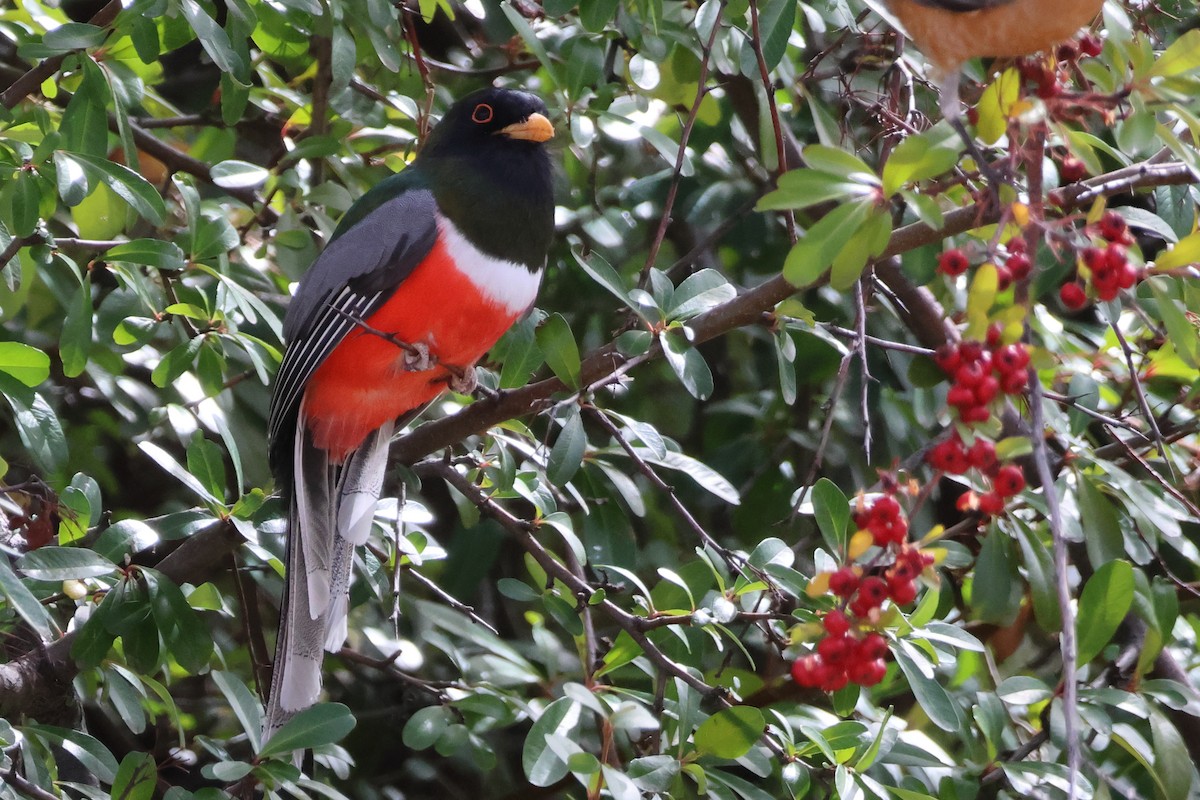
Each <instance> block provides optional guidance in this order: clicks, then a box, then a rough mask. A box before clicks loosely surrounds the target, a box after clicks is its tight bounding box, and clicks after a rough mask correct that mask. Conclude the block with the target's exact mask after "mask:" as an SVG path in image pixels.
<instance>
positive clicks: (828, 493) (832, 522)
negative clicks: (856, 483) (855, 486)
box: [812, 478, 850, 553]
mask: <svg viewBox="0 0 1200 800" xmlns="http://www.w3.org/2000/svg"><path fill="white" fill-rule="evenodd" d="M812 502H813V515H814V516H815V517H816V519H817V527H819V528H820V529H821V536H822V537H823V538H824V539H825V543H826V544H827V545H829V548H830V550H832V551H833V552H835V553H845V552H846V541H847V539H846V537H847V528H848V526H849V524H850V502H849V501H848V500H847V499H846V495H845V494H843V493H842V490H841V489H839V488H838V485H837V484H836V483H834V482H833V481H831V480H829V479H828V478H821V479H820V480H819V481H817V483H816V485H815V486H813V494H812Z"/></svg>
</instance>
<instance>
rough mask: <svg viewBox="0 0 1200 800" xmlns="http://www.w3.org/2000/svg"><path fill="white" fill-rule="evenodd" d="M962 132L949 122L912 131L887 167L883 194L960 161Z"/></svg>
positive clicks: (927, 177) (889, 160) (888, 194)
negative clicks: (917, 131)
mask: <svg viewBox="0 0 1200 800" xmlns="http://www.w3.org/2000/svg"><path fill="white" fill-rule="evenodd" d="M960 144H961V142H960V140H959V136H958V133H957V132H956V131H955V130H953V129H952V128H951V127H950V126H949V125H944V124H943V125H938V126H936V127H934V128H932V129H930V130H928V131H925V132H923V133H918V134H910V135H908V136H906V137H904V139H903V140H902V141H901V142H900V144H899V145H897V146H896V149H895V150H893V151H892V154H891V155H890V156H888V160H887V164H885V165H884V167H883V194H884V195H885V196H887V197H890V196H892V195H893V194H895V193H896V192H897V191H898V190H899V189H900V188H901V187H902V186H904V185H905V184H907V183H916V182H918V181H923V180H928V179H929V178H934V177H937V176H938V175H942V174H944V173H946V172H948V171H950V170H951V169H953V168H954V165H955V164H957V163H958V148H959V146H960Z"/></svg>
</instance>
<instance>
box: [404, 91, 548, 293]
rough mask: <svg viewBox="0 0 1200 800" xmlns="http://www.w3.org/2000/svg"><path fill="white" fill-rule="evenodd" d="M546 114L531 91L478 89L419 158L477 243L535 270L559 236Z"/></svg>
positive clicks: (429, 181)
mask: <svg viewBox="0 0 1200 800" xmlns="http://www.w3.org/2000/svg"><path fill="white" fill-rule="evenodd" d="M546 114H547V112H546V104H545V103H543V102H542V101H541V99H540V98H538V97H535V96H534V95H532V94H528V93H526V92H518V91H514V90H512V89H496V88H490V89H482V90H480V91H478V92H473V93H471V94H469V95H467V96H466V97H464V98H462V99H461V100H459V101H458V102H457V103H455V104H454V105H452V106H450V109H449V110H448V111H447V112H446V114H445V116H443V117H442V120H441V122H439V123H438V125H437V127H436V128H434V129H433V132H432V133H430V134H429V139H428V140H427V141H426V143H425V147H424V148H423V149H422V150H421V153H420V155H418V156H417V160H416V163H415V164H414V166H415V167H418V168H419V169H420V171H421V173H423V174H424V175H425V181H426V185H427V186H428V187H429V189H430V190H432V191H433V194H434V197H435V198H436V199H437V204H438V208H439V209H440V210H441V212H442V213H443V214H445V215H446V216H447V217H448V218H449V219H450V220H451V221H453V222H454V224H455V225H456V226H457V227H458V228H459V229H460V230H461V231H463V233H465V234H466V235H467V237H468V238H469V239H470V240H471V242H472V243H473V244H474V245H475V246H476V247H478V248H480V249H481V250H483V251H484V252H487V253H489V254H491V255H493V256H497V257H500V258H505V259H508V260H510V261H515V262H518V263H521V264H526V265H527V266H529V267H530V268H531V269H540V268H541V266H542V264H543V263H544V262H545V260H546V251H547V249H548V248H549V246H550V240H551V238H552V237H553V235H554V193H553V188H552V180H551V169H550V154H549V153H548V152H547V150H546V147H545V146H544V143H545V142H546V141H547V140H549V139H550V137H552V136H553V135H554V127H553V126H552V125H551V124H550V120H549V119H547V118H546ZM402 174H403V173H402Z"/></svg>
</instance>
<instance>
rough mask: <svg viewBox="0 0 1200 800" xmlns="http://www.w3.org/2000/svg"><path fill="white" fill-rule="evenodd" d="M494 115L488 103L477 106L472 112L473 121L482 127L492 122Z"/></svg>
mask: <svg viewBox="0 0 1200 800" xmlns="http://www.w3.org/2000/svg"><path fill="white" fill-rule="evenodd" d="M494 115H495V112H494V111H492V107H491V106H489V105H488V104H487V103H480V104H479V105H477V106H475V110H474V111H472V112H471V121H472V122H477V123H479V124H480V125H484V124H487V123H489V122H491V121H492V117H493V116H494Z"/></svg>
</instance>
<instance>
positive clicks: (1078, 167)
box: [1058, 156, 1088, 183]
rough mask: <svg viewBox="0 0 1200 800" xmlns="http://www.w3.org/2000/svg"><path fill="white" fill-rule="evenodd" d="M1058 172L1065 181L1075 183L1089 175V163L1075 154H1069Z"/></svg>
mask: <svg viewBox="0 0 1200 800" xmlns="http://www.w3.org/2000/svg"><path fill="white" fill-rule="evenodd" d="M1058 174H1059V176H1060V177H1061V178H1062V181H1063V183H1075V182H1077V181H1081V180H1083V179H1084V178H1086V177H1087V176H1088V171H1087V165H1086V164H1084V163H1083V161H1081V160H1080V159H1078V158H1076V157H1075V156H1067V157H1066V158H1064V159H1063V160H1062V166H1061V167H1059V170H1058Z"/></svg>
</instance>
